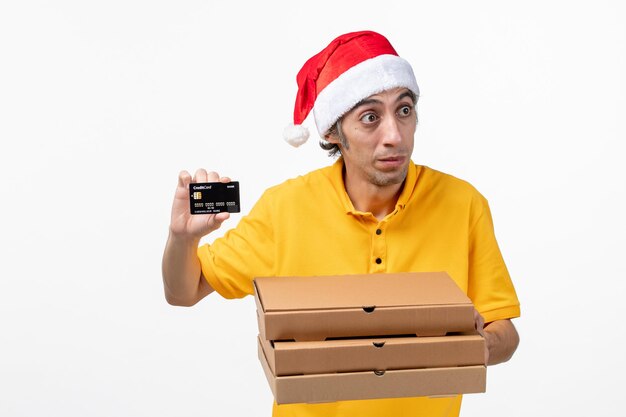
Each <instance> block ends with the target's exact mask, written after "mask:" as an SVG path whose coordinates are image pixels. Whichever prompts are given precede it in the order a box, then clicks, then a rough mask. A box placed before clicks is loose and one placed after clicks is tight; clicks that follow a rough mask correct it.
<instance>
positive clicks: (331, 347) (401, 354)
mask: <svg viewBox="0 0 626 417" xmlns="http://www.w3.org/2000/svg"><path fill="white" fill-rule="evenodd" d="M259 343H261V344H262V345H263V350H264V352H265V354H266V359H267V361H268V364H269V366H270V369H271V370H272V373H273V374H274V375H277V376H287V375H298V374H324V373H333V372H355V371H373V370H379V371H381V370H395V369H412V368H442V367H451V366H467V365H484V361H485V341H484V339H483V337H482V336H480V335H478V334H474V335H458V336H444V337H398V338H396V337H391V338H375V339H342V340H326V341H317V342H274V343H272V342H270V341H268V340H266V339H262V338H261V337H260V336H259Z"/></svg>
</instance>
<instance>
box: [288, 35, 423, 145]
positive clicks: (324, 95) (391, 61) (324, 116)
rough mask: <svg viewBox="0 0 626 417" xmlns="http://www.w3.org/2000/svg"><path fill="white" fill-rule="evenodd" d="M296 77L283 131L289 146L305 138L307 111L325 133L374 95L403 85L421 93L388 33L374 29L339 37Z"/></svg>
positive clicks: (411, 70) (301, 141) (313, 58)
mask: <svg viewBox="0 0 626 417" xmlns="http://www.w3.org/2000/svg"><path fill="white" fill-rule="evenodd" d="M296 80H297V82H298V93H297V95H296V104H295V108H294V112H293V122H294V123H293V125H291V124H290V125H289V126H287V127H286V128H285V131H284V133H283V136H284V138H285V140H286V141H287V142H288V143H289V144H291V145H293V146H300V145H302V144H303V143H304V142H306V140H307V139H308V137H309V131H308V129H307V128H306V127H304V126H302V123H303V122H304V120H305V119H306V118H307V117H308V115H309V113H310V111H311V110H313V116H314V117H315V125H316V126H317V131H318V133H319V135H320V136H321V137H322V138H323V137H324V134H326V132H327V131H328V129H329V128H330V127H331V126H332V125H333V124H335V122H336V121H337V120H339V118H340V117H341V116H343V115H344V114H345V113H347V112H348V111H349V110H350V109H352V108H353V107H354V106H355V105H356V104H357V103H359V102H360V101H361V100H363V99H365V98H367V97H369V96H371V95H372V94H377V93H380V92H382V91H385V90H389V89H391V88H397V87H406V88H408V89H409V90H411V91H412V92H413V93H415V95H416V96H419V88H418V87H417V82H416V81H415V75H414V74H413V69H412V68H411V65H410V64H409V63H408V62H407V61H406V60H405V59H403V58H400V57H399V56H398V54H397V52H396V51H395V49H394V48H393V46H391V44H390V43H389V41H388V40H387V38H385V37H384V36H382V35H380V34H378V33H376V32H372V31H362V32H352V33H347V34H345V35H341V36H339V37H337V38H336V39H334V40H333V41H332V42H331V43H330V44H329V45H328V46H327V47H326V48H324V49H323V50H322V51H320V52H319V53H318V54H317V55H315V56H313V57H312V58H310V59H309V60H308V61H307V62H306V63H305V64H304V66H303V67H302V69H301V70H300V72H298V76H297V78H296Z"/></svg>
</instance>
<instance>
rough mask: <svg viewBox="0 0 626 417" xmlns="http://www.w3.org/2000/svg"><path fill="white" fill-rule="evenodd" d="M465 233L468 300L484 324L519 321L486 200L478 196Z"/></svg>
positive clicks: (514, 294)
mask: <svg viewBox="0 0 626 417" xmlns="http://www.w3.org/2000/svg"><path fill="white" fill-rule="evenodd" d="M473 212H474V218H475V221H474V223H473V225H472V226H471V229H470V233H469V239H470V242H469V255H468V256H469V259H468V266H469V270H468V296H469V297H470V299H471V300H472V302H473V303H474V305H475V306H476V309H477V310H478V312H479V313H480V314H481V315H482V316H483V317H484V319H485V322H486V323H489V322H492V321H495V320H502V319H509V318H515V317H519V315H520V304H519V300H518V298H517V294H516V292H515V288H514V286H513V282H512V281H511V277H510V276H509V271H508V269H507V267H506V264H505V263H504V259H503V258H502V254H501V253H500V248H499V247H498V243H497V241H496V237H495V233H494V227H493V221H492V217H491V211H490V209H489V205H488V203H487V200H486V199H485V198H484V197H482V196H479V198H477V199H476V201H475V204H474V207H473Z"/></svg>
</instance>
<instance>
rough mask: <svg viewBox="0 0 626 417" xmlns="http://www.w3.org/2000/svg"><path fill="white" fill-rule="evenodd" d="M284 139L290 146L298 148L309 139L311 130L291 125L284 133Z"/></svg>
mask: <svg viewBox="0 0 626 417" xmlns="http://www.w3.org/2000/svg"><path fill="white" fill-rule="evenodd" d="M283 138H284V139H285V141H286V142H287V143H288V144H290V145H291V146H295V147H296V148H297V147H298V146H300V145H302V144H303V143H304V142H306V141H307V139H308V138H309V129H307V128H306V127H304V126H302V125H294V124H292V123H290V124H289V125H288V126H287V127H285V130H284V131H283Z"/></svg>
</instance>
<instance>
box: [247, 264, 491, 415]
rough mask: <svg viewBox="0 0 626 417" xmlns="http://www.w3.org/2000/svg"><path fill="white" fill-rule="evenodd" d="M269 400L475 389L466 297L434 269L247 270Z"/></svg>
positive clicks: (479, 347) (481, 379) (480, 384)
mask: <svg viewBox="0 0 626 417" xmlns="http://www.w3.org/2000/svg"><path fill="white" fill-rule="evenodd" d="M254 285H255V300H256V303H257V316H258V321H259V337H258V342H259V359H260V361H261V364H262V366H263V369H264V371H265V375H266V376H267V380H268V382H269V384H270V388H271V389H272V392H273V393H274V398H275V400H276V402H277V403H278V404H287V403H303V402H306V403H318V402H332V401H340V400H356V399H371V398H392V397H414V396H446V395H456V394H463V393H475V392H484V391H485V383H486V367H485V363H484V360H485V357H484V353H485V351H484V349H485V342H484V339H483V338H482V336H480V335H479V334H477V332H476V330H475V328H474V307H473V305H472V303H471V301H470V300H469V298H467V296H466V295H465V294H464V293H463V292H462V291H461V290H460V288H458V286H457V285H456V284H455V283H454V281H453V280H452V279H451V278H450V277H449V276H448V275H447V274H446V273H444V272H433V273H400V274H368V275H342V276H319V277H262V278H256V279H255V282H254Z"/></svg>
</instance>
